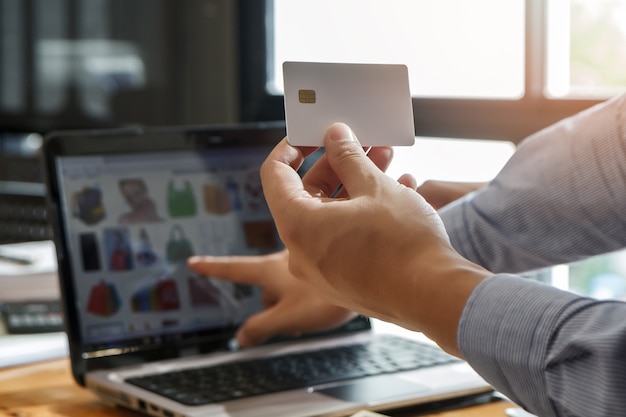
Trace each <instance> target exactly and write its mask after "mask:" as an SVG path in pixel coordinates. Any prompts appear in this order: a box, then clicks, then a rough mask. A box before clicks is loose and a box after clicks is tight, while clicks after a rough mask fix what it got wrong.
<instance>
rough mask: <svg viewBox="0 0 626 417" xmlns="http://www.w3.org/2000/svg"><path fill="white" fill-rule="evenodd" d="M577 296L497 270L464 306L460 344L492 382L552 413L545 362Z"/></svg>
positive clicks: (525, 402) (526, 403) (514, 397)
mask: <svg viewBox="0 0 626 417" xmlns="http://www.w3.org/2000/svg"><path fill="white" fill-rule="evenodd" d="M577 299H579V297H577V296H576V295H574V294H571V293H568V292H565V291H561V290H558V289H556V288H554V287H551V286H549V285H546V284H542V283H539V282H536V281H530V280H527V279H522V278H520V277H515V276H511V275H504V274H501V275H494V276H492V277H490V278H488V279H486V280H485V281H483V282H481V283H480V284H479V285H478V287H476V289H475V290H474V291H473V293H472V294H471V296H470V298H469V299H468V302H467V304H466V305H465V308H464V310H463V314H462V316H461V321H460V322H459V328H458V335H457V336H458V344H459V348H460V350H461V352H462V353H463V355H464V357H465V359H466V360H467V362H468V363H469V364H470V365H471V366H472V367H473V368H474V369H475V370H476V371H477V372H478V373H479V374H480V375H481V376H482V377H483V378H484V379H485V380H487V381H488V382H489V383H490V384H491V385H492V386H493V387H494V388H496V389H497V390H499V391H501V392H502V393H504V394H505V395H507V396H508V397H509V398H510V399H511V400H512V401H514V402H516V403H517V404H519V405H520V406H522V407H527V406H528V407H529V409H530V410H531V411H532V412H533V413H535V414H539V415H553V414H554V409H553V407H552V406H551V402H550V400H549V397H548V389H547V386H546V374H545V363H546V355H547V351H548V347H549V344H550V341H551V338H552V336H553V333H554V331H555V328H557V326H558V321H559V318H560V317H561V315H562V313H563V312H564V310H565V309H567V308H568V307H569V306H571V304H572V303H574V302H575V301H576V300H577Z"/></svg>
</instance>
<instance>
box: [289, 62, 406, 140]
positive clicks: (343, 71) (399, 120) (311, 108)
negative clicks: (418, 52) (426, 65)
mask: <svg viewBox="0 0 626 417" xmlns="http://www.w3.org/2000/svg"><path fill="white" fill-rule="evenodd" d="M283 80H284V87H285V118H286V124H287V137H288V139H289V143H290V144H291V145H294V146H322V145H323V141H324V133H325V132H326V129H327V128H328V127H329V126H330V125H332V124H333V123H335V122H343V123H346V124H347V125H348V126H350V127H351V128H352V130H353V131H354V133H355V134H356V136H357V138H358V140H359V142H360V143H361V145H363V146H402V145H413V143H414V142H415V127H414V124H413V103H412V100H411V93H410V91H409V75H408V69H407V67H406V66H405V65H396V64H343V63H324V62H285V63H283Z"/></svg>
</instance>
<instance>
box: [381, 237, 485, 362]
mask: <svg viewBox="0 0 626 417" xmlns="http://www.w3.org/2000/svg"><path fill="white" fill-rule="evenodd" d="M404 266H405V267H406V268H404V269H403V270H402V271H404V273H405V275H406V277H405V278H404V279H403V280H402V281H403V282H404V283H406V285H403V286H399V287H398V286H396V287H390V288H386V289H385V294H384V295H382V296H383V297H386V298H385V299H386V300H388V301H387V303H388V305H390V306H394V310H395V314H393V315H392V316H391V321H393V322H395V323H396V324H399V325H401V326H403V327H405V328H408V329H412V330H415V331H420V332H422V333H424V334H425V335H426V336H428V337H429V338H430V339H431V340H433V341H435V342H436V343H437V344H438V345H439V346H440V347H441V348H443V349H444V350H445V351H447V352H448V353H451V354H453V355H456V356H459V357H462V354H461V351H460V350H459V347H458V344H457V341H458V339H457V331H458V326H459V321H460V319H461V314H462V313H463V309H464V306H465V304H466V303H467V300H468V299H469V297H470V295H471V294H472V292H473V291H474V289H475V288H476V286H477V285H478V284H479V283H480V282H482V281H483V280H484V279H486V278H488V277H489V276H491V275H492V274H491V273H490V272H489V271H487V270H485V269H484V268H482V267H481V266H479V265H476V264H473V263H471V262H468V261H467V260H466V259H465V258H463V257H461V256H460V255H459V254H458V253H456V252H455V251H454V250H453V249H452V248H450V247H445V246H433V247H432V248H431V250H430V251H424V252H422V253H419V254H416V255H415V256H414V257H413V259H412V260H411V261H408V262H407V263H406V265H404ZM397 273H403V272H400V271H398V272H397ZM394 274H395V273H394Z"/></svg>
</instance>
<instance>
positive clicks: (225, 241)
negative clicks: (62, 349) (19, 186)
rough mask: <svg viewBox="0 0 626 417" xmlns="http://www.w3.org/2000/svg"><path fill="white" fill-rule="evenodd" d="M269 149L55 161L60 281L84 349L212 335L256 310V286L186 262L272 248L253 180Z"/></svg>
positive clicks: (272, 233) (273, 239)
mask: <svg viewBox="0 0 626 417" xmlns="http://www.w3.org/2000/svg"><path fill="white" fill-rule="evenodd" d="M278 139H280V137H278V138H277V139H276V140H278ZM270 150H271V146H270V145H265V146H258V145H257V146H237V147H228V146H220V147H216V148H215V149H209V148H207V149H181V150H167V151H157V152H151V151H148V152H145V151H144V152H138V151H137V150H134V151H133V152H132V153H120V151H119V150H117V151H116V152H112V153H110V154H106V153H100V154H98V153H93V152H92V153H90V154H87V155H82V154H80V153H79V152H77V154H72V155H59V156H57V157H55V158H54V170H55V175H54V177H56V183H57V184H56V185H55V188H56V193H57V196H56V199H58V200H59V201H57V202H56V204H58V205H59V208H58V209H57V210H58V212H59V213H60V216H61V217H62V219H61V222H60V223H61V229H62V230H60V231H59V232H60V233H62V234H63V241H64V242H65V248H66V252H67V255H66V256H65V267H66V268H67V269H69V271H68V274H66V276H67V275H69V276H70V277H71V280H70V281H71V282H67V280H66V279H65V278H64V281H66V282H64V285H65V286H71V288H69V291H71V293H73V297H72V300H73V303H74V305H73V306H72V309H73V311H74V312H75V313H76V317H75V319H76V320H75V324H74V325H75V326H76V327H77V329H76V330H77V331H78V332H79V333H80V335H81V337H80V339H81V345H82V350H83V352H96V351H102V350H106V349H111V348H116V347H118V348H119V347H131V346H135V347H136V346H146V347H147V346H162V344H163V343H167V342H168V341H172V342H178V341H184V339H190V340H191V339H201V338H211V336H212V335H213V336H215V335H220V334H224V332H228V331H232V329H234V328H236V327H237V326H238V325H239V324H240V323H242V322H243V321H244V320H245V319H246V318H247V317H248V316H250V315H251V314H253V313H254V312H256V311H259V310H260V309H261V308H262V304H261V301H260V289H259V288H256V287H249V286H245V285H241V284H235V283H232V282H230V281H225V280H219V279H216V278H213V277H202V276H198V275H196V274H194V273H192V272H191V271H190V270H189V269H188V268H187V266H186V260H187V258H188V257H189V256H192V255H195V254H197V255H204V254H208V255H257V254H263V253H269V252H274V251H276V250H279V249H280V248H281V242H280V240H279V237H278V235H277V232H276V230H275V227H274V224H273V221H272V218H271V215H270V212H269V209H268V207H267V205H266V203H265V199H264V197H263V193H262V189H261V182H260V177H259V168H260V165H261V163H262V162H263V160H264V159H265V157H266V156H267V154H268V153H269V151H270ZM53 198H54V197H53ZM62 272H63V271H62ZM65 292H66V293H67V292H68V291H67V290H66V291H65Z"/></svg>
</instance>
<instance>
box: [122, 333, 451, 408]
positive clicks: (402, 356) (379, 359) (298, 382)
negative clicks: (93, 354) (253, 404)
mask: <svg viewBox="0 0 626 417" xmlns="http://www.w3.org/2000/svg"><path fill="white" fill-rule="evenodd" d="M453 362H460V360H459V359H458V358H455V357H454V356H451V355H448V354H447V353H445V352H443V351H442V350H441V349H439V348H438V347H436V346H431V345H428V344H424V343H420V342H416V341H412V340H407V339H401V338H397V337H393V336H382V337H379V338H377V339H374V340H373V341H371V342H367V343H361V344H354V345H346V346H341V347H333V348H329V349H323V350H315V351H307V352H300V353H294V354H290V355H284V356H277V357H270V358H261V359H254V360H245V361H238V362H230V363H226V364H222V365H214V366H209V367H203V368H193V369H185V370H180V371H174V372H168V373H160V374H154V375H148V376H143V377H136V378H129V379H127V380H126V382H128V383H130V384H133V385H136V386H139V387H141V388H144V389H146V390H148V391H151V392H154V393H157V394H160V395H162V396H165V397H167V398H170V399H172V400H174V401H177V402H179V403H182V404H185V405H203V404H210V403H214V402H224V401H229V400H234V399H240V398H245V397H251V396H255V395H262V394H268V393H272V392H278V391H285V390H289V389H296V388H304V387H309V386H312V385H318V384H323V383H328V382H334V381H341V380H348V379H353V378H359V377H365V376H374V375H380V374H388V373H394V372H399V371H408V370H415V369H419V368H425V367H431V366H435V365H442V364H447V363H453Z"/></svg>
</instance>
